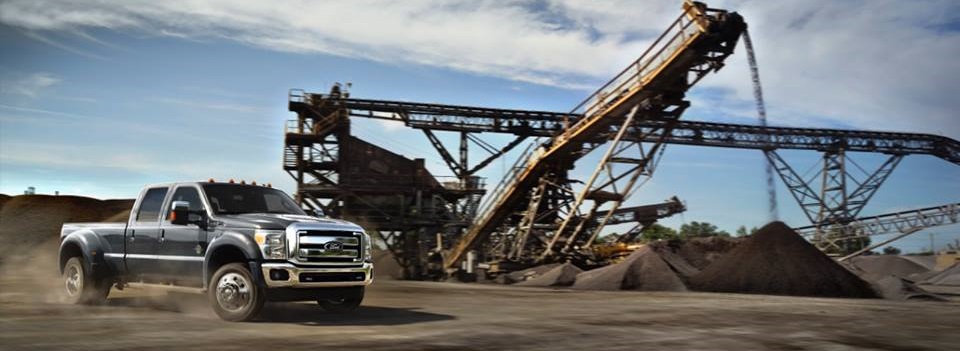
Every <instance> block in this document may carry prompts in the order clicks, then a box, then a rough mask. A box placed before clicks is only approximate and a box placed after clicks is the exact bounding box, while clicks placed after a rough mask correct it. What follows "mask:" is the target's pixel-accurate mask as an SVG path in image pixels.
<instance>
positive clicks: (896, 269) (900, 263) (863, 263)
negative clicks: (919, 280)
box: [847, 255, 930, 278]
mask: <svg viewBox="0 0 960 351" xmlns="http://www.w3.org/2000/svg"><path fill="white" fill-rule="evenodd" d="M847 262H848V263H849V264H850V265H853V266H854V267H856V268H857V269H860V270H862V271H864V272H866V273H869V274H874V275H882V276H887V275H893V276H897V277H900V278H906V277H909V276H911V275H914V274H920V273H926V272H929V271H930V269H929V268H927V267H925V266H923V265H921V264H919V263H917V262H914V261H912V260H909V259H907V258H904V257H903V256H897V255H872V256H857V257H854V258H851V259H850V260H848V261H847Z"/></svg>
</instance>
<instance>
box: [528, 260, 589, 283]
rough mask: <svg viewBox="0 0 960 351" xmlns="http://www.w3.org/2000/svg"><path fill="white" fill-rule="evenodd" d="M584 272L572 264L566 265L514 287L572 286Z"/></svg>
mask: <svg viewBox="0 0 960 351" xmlns="http://www.w3.org/2000/svg"><path fill="white" fill-rule="evenodd" d="M582 272H583V270H582V269H580V268H578V267H577V266H574V265H572V264H570V263H564V264H562V265H560V266H557V267H554V268H553V269H551V270H549V271H547V272H546V273H543V274H541V275H540V276H538V277H535V278H532V279H529V280H525V281H522V282H519V283H516V284H514V285H516V286H543V287H546V286H570V285H573V282H574V281H575V280H576V279H577V275H578V274H580V273H582Z"/></svg>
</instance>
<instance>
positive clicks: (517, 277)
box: [494, 263, 560, 284]
mask: <svg viewBox="0 0 960 351" xmlns="http://www.w3.org/2000/svg"><path fill="white" fill-rule="evenodd" d="M557 267H560V264H559V263H548V264H544V265H539V266H536V267H531V268H527V269H524V270H522V271H516V272H510V273H507V274H501V275H499V276H498V277H497V279H495V280H494V281H495V282H497V283H500V284H513V283H517V282H522V281H526V280H530V279H534V278H536V277H539V276H541V275H543V274H544V273H547V272H549V271H551V270H552V269H554V268H557Z"/></svg>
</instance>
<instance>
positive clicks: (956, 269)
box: [921, 263, 960, 286]
mask: <svg viewBox="0 0 960 351" xmlns="http://www.w3.org/2000/svg"><path fill="white" fill-rule="evenodd" d="M921 284H930V285H956V286H960V263H955V264H954V265H953V266H950V267H947V269H944V270H942V271H940V272H939V273H937V274H934V275H932V276H930V277H927V279H924V280H923V281H922V282H921Z"/></svg>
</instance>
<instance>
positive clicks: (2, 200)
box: [0, 194, 10, 209]
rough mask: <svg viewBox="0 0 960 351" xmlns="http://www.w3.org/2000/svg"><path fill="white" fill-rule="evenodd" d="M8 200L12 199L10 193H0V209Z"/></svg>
mask: <svg viewBox="0 0 960 351" xmlns="http://www.w3.org/2000/svg"><path fill="white" fill-rule="evenodd" d="M7 200H10V195H7V194H0V209H2V208H3V204H5V203H7Z"/></svg>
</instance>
